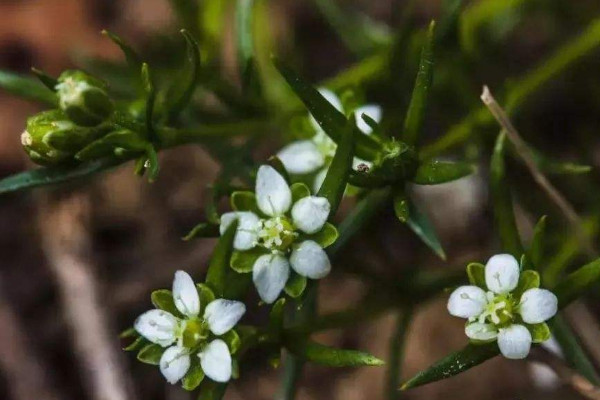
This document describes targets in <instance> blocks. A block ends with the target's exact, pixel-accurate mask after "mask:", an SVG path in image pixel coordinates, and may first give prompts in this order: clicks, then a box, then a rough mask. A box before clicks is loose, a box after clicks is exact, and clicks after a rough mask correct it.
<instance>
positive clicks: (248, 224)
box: [219, 211, 260, 250]
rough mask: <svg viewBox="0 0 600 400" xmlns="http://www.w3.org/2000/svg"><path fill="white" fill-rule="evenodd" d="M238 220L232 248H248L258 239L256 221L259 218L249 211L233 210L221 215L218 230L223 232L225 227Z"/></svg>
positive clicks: (257, 221) (258, 220)
mask: <svg viewBox="0 0 600 400" xmlns="http://www.w3.org/2000/svg"><path fill="white" fill-rule="evenodd" d="M235 219H237V220H238V227H237V232H236V233H235V238H234V239H233V248H234V249H236V250H250V249H251V248H253V247H254V246H255V243H256V240H257V239H258V223H259V222H260V218H258V216H257V215H256V214H254V213H252V212H250V211H233V212H228V213H225V214H223V215H221V225H220V226H219V232H220V233H221V235H222V234H224V233H225V231H226V230H227V227H228V226H229V225H230V224H231V223H232V222H233V221H234V220H235Z"/></svg>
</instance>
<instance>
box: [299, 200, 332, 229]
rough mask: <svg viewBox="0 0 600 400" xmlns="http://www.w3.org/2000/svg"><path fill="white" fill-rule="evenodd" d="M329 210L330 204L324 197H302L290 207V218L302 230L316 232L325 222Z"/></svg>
mask: <svg viewBox="0 0 600 400" xmlns="http://www.w3.org/2000/svg"><path fill="white" fill-rule="evenodd" d="M330 211H331V206H330V205H329V201H328V200H327V199H326V198H325V197H317V196H308V197H303V198H301V199H300V200H298V201H297V202H296V203H295V204H294V207H292V220H293V221H294V225H295V226H296V228H298V229H300V230H301V231H302V232H304V233H308V234H311V233H317V232H318V231H320V230H321V229H322V228H323V225H325V222H327V218H329V212H330Z"/></svg>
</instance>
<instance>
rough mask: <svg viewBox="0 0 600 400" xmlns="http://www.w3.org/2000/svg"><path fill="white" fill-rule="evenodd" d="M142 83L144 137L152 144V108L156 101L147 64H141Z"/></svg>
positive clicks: (154, 136)
mask: <svg viewBox="0 0 600 400" xmlns="http://www.w3.org/2000/svg"><path fill="white" fill-rule="evenodd" d="M141 76H142V82H143V83H144V90H145V91H146V123H145V127H146V135H147V137H148V140H149V141H150V142H152V143H155V142H156V139H157V138H156V132H155V131H154V106H155V100H156V89H155V88H154V82H152V75H151V74H150V67H149V66H148V64H146V63H143V64H142V75H141Z"/></svg>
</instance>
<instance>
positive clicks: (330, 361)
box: [287, 340, 385, 367]
mask: <svg viewBox="0 0 600 400" xmlns="http://www.w3.org/2000/svg"><path fill="white" fill-rule="evenodd" d="M287 345H288V349H289V350H290V352H291V353H292V354H294V355H295V356H297V357H301V358H302V359H304V360H306V361H311V362H314V363H316V364H319V365H325V366H327V367H370V366H380V365H384V364H385V363H384V362H383V361H382V360H380V359H378V358H377V357H375V356H372V355H371V354H368V353H365V352H362V351H357V350H345V349H337V348H334V347H329V346H325V345H322V344H319V343H316V342H313V341H310V340H308V341H306V342H304V343H303V344H302V343H298V342H297V341H296V343H294V344H287Z"/></svg>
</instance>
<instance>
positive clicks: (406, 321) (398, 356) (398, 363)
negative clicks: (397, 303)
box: [386, 307, 413, 400]
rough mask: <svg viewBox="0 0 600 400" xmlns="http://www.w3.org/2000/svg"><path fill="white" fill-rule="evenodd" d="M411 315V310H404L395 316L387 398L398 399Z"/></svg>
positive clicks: (390, 399)
mask: <svg viewBox="0 0 600 400" xmlns="http://www.w3.org/2000/svg"><path fill="white" fill-rule="evenodd" d="M412 315H413V310H412V309H411V308H409V307H407V308H405V309H404V310H403V311H401V312H400V313H399V314H398V315H397V317H396V318H397V320H396V329H394V333H393V335H392V340H391V341H390V352H389V357H388V370H387V384H386V386H387V398H388V400H396V399H397V398H398V388H399V387H400V375H401V372H402V360H403V359H404V350H405V342H406V336H407V333H408V327H409V325H410V322H411V319H412Z"/></svg>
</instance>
